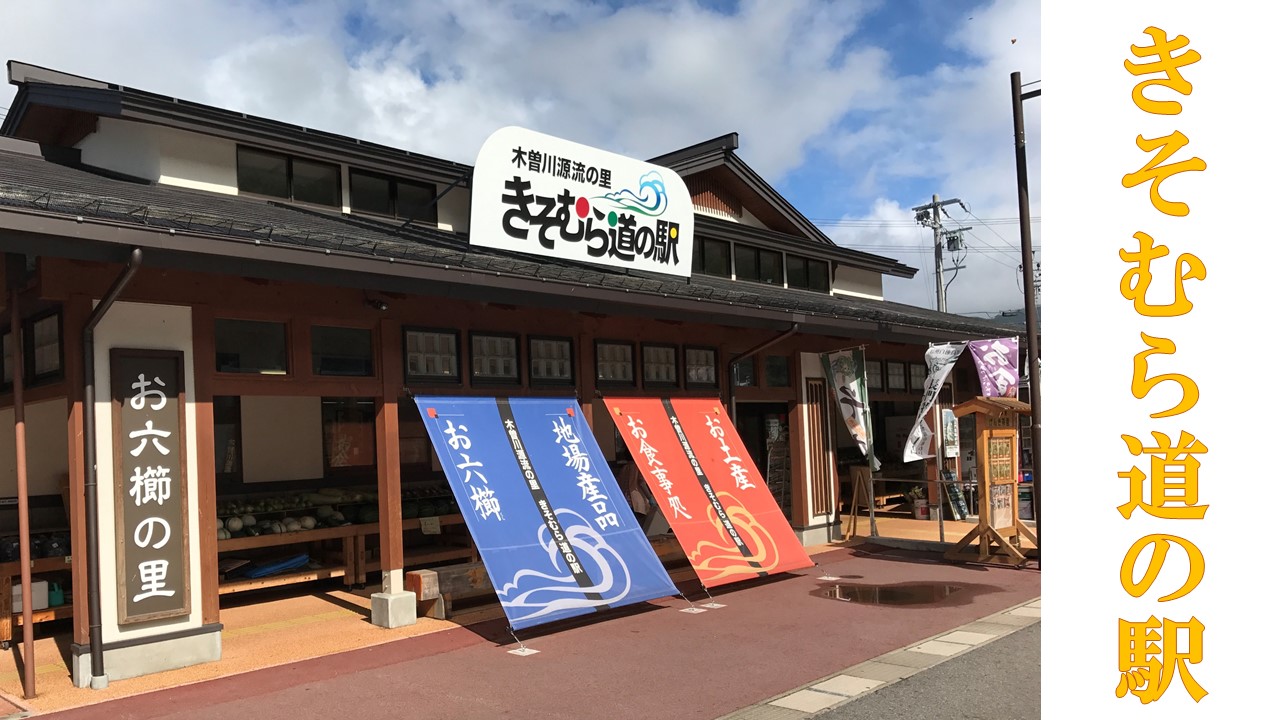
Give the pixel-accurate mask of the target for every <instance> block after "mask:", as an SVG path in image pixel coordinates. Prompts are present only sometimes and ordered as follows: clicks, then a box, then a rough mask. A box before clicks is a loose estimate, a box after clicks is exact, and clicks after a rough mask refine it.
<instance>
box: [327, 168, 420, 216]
mask: <svg viewBox="0 0 1280 720" xmlns="http://www.w3.org/2000/svg"><path fill="white" fill-rule="evenodd" d="M356 175H363V176H365V177H367V178H372V179H375V180H385V181H386V182H387V183H389V189H388V192H389V193H390V197H389V198H388V201H389V202H390V204H391V213H390V214H386V213H380V212H377V211H376V210H363V209H359V208H357V207H356V206H355V204H354V202H353V201H352V198H351V197H350V196H348V198H347V203H348V207H350V208H351V212H352V213H354V214H358V215H372V216H375V217H382V218H393V219H396V220H408V219H409V216H408V215H406V214H404V213H403V212H401V209H400V185H401V184H407V185H414V186H417V187H422V188H431V192H432V197H433V198H434V199H435V200H436V202H435V204H433V205H432V206H431V215H430V217H425V218H413V221H414V222H425V223H428V224H431V225H439V224H440V203H439V199H440V189H439V188H438V187H436V184H435V183H434V182H431V181H430V180H414V179H411V178H403V177H397V176H395V175H391V174H388V173H380V172H376V171H374V170H365V169H363V168H356V167H348V168H347V187H349V188H350V187H353V186H354V181H353V178H354V177H355V176H356Z"/></svg>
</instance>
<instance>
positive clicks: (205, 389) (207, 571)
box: [191, 305, 220, 625]
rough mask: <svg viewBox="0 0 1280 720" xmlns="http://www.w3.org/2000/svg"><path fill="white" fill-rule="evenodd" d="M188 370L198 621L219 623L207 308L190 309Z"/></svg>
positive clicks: (210, 331) (211, 360) (212, 352)
mask: <svg viewBox="0 0 1280 720" xmlns="http://www.w3.org/2000/svg"><path fill="white" fill-rule="evenodd" d="M191 337H192V341H191V367H192V374H193V375H194V376H195V392H194V393H192V394H191V396H192V397H194V398H195V406H196V427H195V438H196V477H195V484H196V487H195V492H196V503H197V507H198V508H199V513H198V518H199V519H198V522H197V524H196V528H195V531H196V532H197V533H198V534H199V537H200V589H201V592H200V609H201V622H202V623H204V624H205V625H211V624H213V623H216V622H218V619H219V617H220V608H219V601H218V529H217V525H216V520H217V517H218V474H217V473H218V467H217V458H216V457H215V454H216V448H215V447H214V439H213V388H212V386H211V384H210V380H211V378H212V376H213V369H214V363H215V361H216V356H215V350H214V329H213V312H212V311H211V310H210V308H209V307H208V306H207V305H196V306H194V307H192V308H191Z"/></svg>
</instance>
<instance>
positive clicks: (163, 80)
mask: <svg viewBox="0 0 1280 720" xmlns="http://www.w3.org/2000/svg"><path fill="white" fill-rule="evenodd" d="M0 58H2V59H4V60H10V59H14V60H21V61H23V62H28V63H32V64H35V65H42V66H45V67H50V68H53V69H57V70H62V71H65V72H70V73H73V74H77V75H83V76H87V77H90V78H94V79H97V80H102V81H106V82H110V83H116V84H120V85H125V86H128V87H133V88H137V89H140V90H147V91H150V92H156V93H160V94H163V95H169V96H172V97H176V98H180V99H183V100H191V101H195V102H201V103H206V104H210V105H215V106H218V107H225V108H229V109H233V110H237V111H241V112H246V113H249V114H252V115H259V116H263V117H268V118H272V119H275V120H281V121H285V122H289V123H294V124H298V125H303V126H306V127H310V128H314V129H318V130H325V131H328V132H335V133H340V134H343V135H349V136H353V137H357V138H361V139H364V140H369V141H373V142H379V143H383V144H387V145H392V146H395V147H400V148H404V149H407V150H412V151H415V152H420V153H424V154H428V155H433V156H436V157H441V158H444V159H447V160H452V161H456V162H462V163H467V164H471V163H474V161H475V156H476V153H477V152H478V151H479V149H480V146H481V144H482V143H483V142H484V139H485V138H486V137H487V136H488V135H489V134H490V133H491V132H493V131H494V130H496V129H498V128H500V127H503V126H506V125H519V126H522V127H525V128H529V129H531V130H536V131H539V132H543V133H546V134H549V135H555V136H557V137H562V138H565V139H568V140H572V141H574V142H579V143H583V144H587V145H592V146H596V147H600V148H603V149H606V150H610V151H612V152H617V153H621V154H624V155H629V156H632V157H637V158H642V159H643V158H649V157H654V156H657V155H660V154H663V153H666V152H670V151H672V150H676V149H679V148H683V147H686V146H689V145H693V144H696V143H699V142H701V141H704V140H708V139H711V138H714V137H718V136H720V135H724V134H726V133H729V132H737V133H738V134H739V145H740V147H739V150H738V154H739V156H740V157H741V158H742V159H743V160H745V161H746V162H747V163H748V164H749V165H751V167H752V168H754V169H755V170H756V172H758V173H759V174H760V175H762V176H763V177H764V178H765V179H766V180H767V181H768V182H769V183H770V184H772V185H773V186H774V187H775V188H776V189H777V190H778V191H779V192H781V193H782V195H783V196H784V197H786V198H787V200H788V201H789V202H790V203H791V204H792V205H794V206H796V207H797V208H798V209H799V210H800V211H801V212H803V213H804V214H805V215H806V216H807V217H809V218H810V219H811V220H813V221H814V223H815V224H817V225H818V226H819V227H820V228H821V229H822V230H823V231H824V232H825V233H826V234H827V235H828V236H829V237H830V238H831V239H832V240H834V241H835V242H836V243H838V244H840V245H842V246H845V247H850V248H856V249H859V250H865V251H867V252H873V253H876V254H878V255H884V256H887V257H892V258H894V259H896V260H899V261H901V262H903V263H905V264H906V265H909V266H911V267H914V268H917V269H919V271H920V272H918V273H917V275H916V277H915V278H913V279H911V280H905V279H898V278H886V279H885V294H886V298H887V299H889V300H893V301H897V302H904V303H908V304H912V305H918V306H921V307H934V306H935V305H936V291H935V283H934V270H933V268H934V257H933V249H932V248H933V245H932V243H933V235H932V231H931V230H929V229H928V228H925V227H923V226H921V225H920V224H918V223H917V222H916V221H915V213H914V212H912V210H911V208H912V207H916V206H920V205H924V204H927V203H929V202H930V201H931V199H932V196H933V195H934V194H936V195H938V196H939V197H940V199H942V200H950V199H958V200H960V201H962V203H963V205H961V204H958V203H957V204H952V205H948V206H946V208H945V211H946V216H944V217H943V221H944V225H946V226H947V227H948V228H966V227H967V228H972V229H971V230H967V231H965V233H964V235H965V245H966V249H964V250H961V251H958V252H955V253H951V252H945V253H944V264H945V265H946V267H948V268H950V267H953V266H955V265H960V266H962V268H961V269H959V270H958V271H954V272H951V271H948V272H945V273H944V278H945V279H946V280H947V281H948V282H947V290H946V292H947V309H948V311H950V312H956V313H965V314H972V315H980V314H984V313H991V312H995V311H1000V310H1007V309H1014V308H1021V307H1022V306H1023V292H1022V282H1021V280H1022V275H1021V271H1020V270H1019V267H1020V265H1021V255H1020V252H1019V248H1020V244H1021V236H1020V233H1019V225H1018V220H1017V218H1018V205H1017V180H1016V178H1017V176H1016V166H1015V158H1014V143H1013V120H1012V100H1011V92H1010V73H1012V72H1020V73H1021V74H1022V81H1023V83H1024V84H1027V85H1028V88H1027V89H1034V88H1039V87H1040V86H1039V85H1038V84H1037V85H1032V83H1033V82H1035V81H1038V80H1039V79H1040V4H1039V3H1038V2H1032V1H1030V0H989V1H987V2H973V1H972V0H883V1H877V0H833V1H830V2H823V1H820V0H814V1H812V2H809V1H804V0H794V1H788V2H779V1H777V0H701V1H698V0H654V1H652V2H622V1H620V0H611V1H597V2H590V1H588V0H433V1H429V2H425V1H424V2H393V1H392V0H305V1H301V0H186V1H184V2H169V1H167V0H107V1H104V2H98V3H82V2H75V1H74V0H44V1H43V2H38V3H15V4H12V5H10V6H8V7H7V8H6V19H5V22H4V23H3V24H0ZM13 92H14V89H13V88H12V86H6V87H4V88H2V89H0V113H3V112H4V109H5V108H7V106H8V105H9V103H10V101H11V100H12V96H13ZM1038 106H1039V102H1038V101H1037V100H1035V99H1032V100H1028V101H1027V102H1026V103H1025V117H1026V120H1025V122H1026V138H1027V158H1028V168H1029V177H1030V182H1029V195H1030V206H1031V216H1032V218H1033V222H1032V239H1033V244H1034V247H1035V248H1036V250H1037V256H1038V249H1039V232H1040V224H1039V205H1040V203H1039V197H1040V196H1039V184H1040V183H1039V177H1040V151H1039V139H1040V112H1039V107H1038Z"/></svg>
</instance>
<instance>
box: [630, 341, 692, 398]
mask: <svg viewBox="0 0 1280 720" xmlns="http://www.w3.org/2000/svg"><path fill="white" fill-rule="evenodd" d="M648 348H653V349H655V350H670V351H671V364H672V366H673V367H672V369H673V371H674V372H672V379H671V380H650V379H649V378H648V377H646V375H647V373H648V365H649V361H648V360H647V359H646V358H645V356H644V352H645V350H646V349H648ZM682 369H683V368H682V366H681V364H680V346H679V345H675V344H672V343H646V342H642V343H640V379H641V381H643V383H644V386H645V387H655V388H678V387H680V377H681V371H682Z"/></svg>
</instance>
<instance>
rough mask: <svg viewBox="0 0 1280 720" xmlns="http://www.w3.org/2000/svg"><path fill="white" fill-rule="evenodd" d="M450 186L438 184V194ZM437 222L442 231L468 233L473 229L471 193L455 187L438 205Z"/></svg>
mask: <svg viewBox="0 0 1280 720" xmlns="http://www.w3.org/2000/svg"><path fill="white" fill-rule="evenodd" d="M447 187H449V186H448V185H445V184H441V183H436V192H437V193H442V192H444V190H445V188H447ZM436 222H437V223H438V224H439V226H440V229H441V230H451V231H453V232H466V231H467V228H469V227H471V191H470V190H467V189H466V188H461V187H455V188H454V189H452V190H450V191H449V194H448V195H444V196H441V197H440V200H439V201H438V202H437V203H436Z"/></svg>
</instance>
